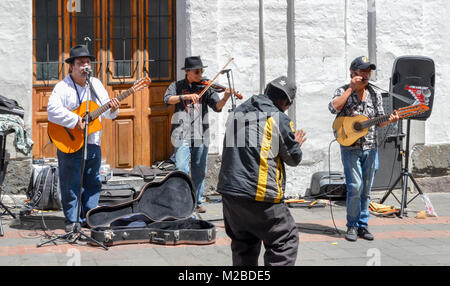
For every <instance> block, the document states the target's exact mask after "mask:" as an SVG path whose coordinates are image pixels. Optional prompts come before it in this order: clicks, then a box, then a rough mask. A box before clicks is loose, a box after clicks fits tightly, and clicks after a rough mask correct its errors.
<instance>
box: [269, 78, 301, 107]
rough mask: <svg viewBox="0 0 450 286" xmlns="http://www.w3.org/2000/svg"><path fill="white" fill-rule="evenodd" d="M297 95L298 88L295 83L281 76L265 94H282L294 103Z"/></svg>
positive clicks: (271, 83)
mask: <svg viewBox="0 0 450 286" xmlns="http://www.w3.org/2000/svg"><path fill="white" fill-rule="evenodd" d="M296 93H297V87H296V86H295V83H294V82H291V81H290V80H289V79H288V78H287V77H285V76H280V77H278V78H276V79H274V80H272V81H271V82H269V83H268V84H267V86H266V89H265V91H264V94H282V95H283V97H286V98H287V99H288V100H289V103H292V102H293V101H294V99H295V94H296Z"/></svg>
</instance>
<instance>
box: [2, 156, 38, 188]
mask: <svg viewBox="0 0 450 286" xmlns="http://www.w3.org/2000/svg"><path fill="white" fill-rule="evenodd" d="M31 170H32V160H31V158H23V159H11V160H10V161H9V163H8V168H7V173H6V176H5V182H4V183H5V184H6V185H7V186H8V190H9V191H10V192H11V193H13V194H25V192H26V190H27V188H28V184H29V182H30V178H31Z"/></svg>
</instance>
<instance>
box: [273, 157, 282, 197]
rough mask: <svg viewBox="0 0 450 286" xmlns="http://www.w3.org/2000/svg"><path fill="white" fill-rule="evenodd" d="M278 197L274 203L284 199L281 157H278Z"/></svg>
mask: <svg viewBox="0 0 450 286" xmlns="http://www.w3.org/2000/svg"><path fill="white" fill-rule="evenodd" d="M277 188H278V193H277V197H276V198H275V200H274V203H279V202H280V201H281V199H282V198H283V165H282V164H281V160H280V157H277Z"/></svg>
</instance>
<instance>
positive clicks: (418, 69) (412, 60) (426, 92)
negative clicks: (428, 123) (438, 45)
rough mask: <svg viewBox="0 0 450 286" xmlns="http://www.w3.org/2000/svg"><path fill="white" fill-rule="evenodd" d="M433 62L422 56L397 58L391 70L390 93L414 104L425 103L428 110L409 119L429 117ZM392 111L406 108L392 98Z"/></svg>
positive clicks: (432, 91)
mask: <svg viewBox="0 0 450 286" xmlns="http://www.w3.org/2000/svg"><path fill="white" fill-rule="evenodd" d="M434 81H435V70H434V61H433V60H432V59H431V58H428V57H422V56H403V57H398V58H397V59H396V60H395V62H394V67H393V69H392V77H391V86H390V91H391V92H394V93H397V94H400V95H404V96H406V97H409V98H410V99H412V100H414V101H415V103H414V104H419V103H425V104H426V105H427V106H428V107H429V108H430V109H429V110H428V111H426V112H424V113H421V114H418V115H415V116H411V117H410V118H411V119H417V120H426V119H428V117H430V115H431V110H432V108H433V99H434ZM393 102H394V109H398V108H401V107H405V106H408V104H406V103H405V102H403V101H400V100H398V99H397V98H394V101H393Z"/></svg>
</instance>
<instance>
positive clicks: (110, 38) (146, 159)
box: [33, 0, 176, 168]
mask: <svg viewBox="0 0 450 286" xmlns="http://www.w3.org/2000/svg"><path fill="white" fill-rule="evenodd" d="M80 4H81V5H80V7H77V9H71V10H70V9H68V7H67V1H65V0H34V2H33V16H34V21H33V24H34V25H33V35H34V37H33V38H34V44H33V55H34V61H33V64H34V69H33V72H34V77H33V78H34V81H33V84H34V86H33V140H34V142H35V146H34V148H33V156H34V157H36V158H41V157H43V156H45V157H49V156H56V148H55V147H54V146H53V145H52V144H50V145H48V146H47V148H46V149H45V150H44V146H46V144H47V143H48V141H49V140H48V136H47V113H46V104H47V102H48V98H49V96H50V95H51V92H52V90H53V87H54V85H55V84H56V83H57V82H58V81H60V80H62V79H63V78H64V77H65V76H66V75H67V73H68V65H67V64H65V63H64V59H66V58H68V57H69V51H70V47H72V46H74V45H77V44H87V45H88V48H89V50H90V52H91V53H92V54H94V55H95V56H96V60H95V61H94V62H92V68H93V71H94V76H95V77H97V78H98V79H100V80H101V81H102V82H103V85H104V86H105V88H106V90H107V91H108V93H109V96H110V97H111V98H112V97H115V96H117V95H119V94H120V93H121V92H123V91H125V90H127V89H128V88H130V87H131V86H132V85H133V83H134V82H135V81H136V80H139V79H141V78H143V77H147V76H149V77H150V78H151V80H152V83H151V86H150V87H149V88H148V89H144V90H142V91H139V92H137V93H135V94H133V95H131V96H129V97H128V98H126V99H125V100H123V101H122V102H121V106H120V112H119V116H118V117H117V118H116V119H115V120H103V121H102V123H103V134H102V156H103V159H106V161H107V162H108V163H109V164H110V165H111V166H113V167H116V168H132V167H133V166H135V165H151V164H152V163H153V162H154V161H158V160H165V159H168V158H169V157H170V156H171V154H172V152H173V147H172V144H171V141H170V134H169V131H170V119H171V115H172V108H169V107H168V106H166V105H165V104H164V102H163V97H164V93H165V90H166V88H167V87H168V85H169V84H170V83H171V82H172V81H174V79H175V73H174V67H175V64H176V63H175V61H174V58H175V57H174V55H175V46H174V44H173V43H175V33H174V26H175V22H174V19H175V10H174V7H175V1H172V0H160V1H152V0H93V1H92V0H81V1H80ZM43 23H45V25H43ZM55 43H57V44H58V45H55ZM44 153H45V154H44Z"/></svg>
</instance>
